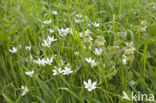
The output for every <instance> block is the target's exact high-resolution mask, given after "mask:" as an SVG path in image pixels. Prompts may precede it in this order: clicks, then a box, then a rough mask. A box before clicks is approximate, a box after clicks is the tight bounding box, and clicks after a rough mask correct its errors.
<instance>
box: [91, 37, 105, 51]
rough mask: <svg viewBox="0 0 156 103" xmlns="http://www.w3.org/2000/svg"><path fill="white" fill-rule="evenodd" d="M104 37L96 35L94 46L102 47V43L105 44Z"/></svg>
mask: <svg viewBox="0 0 156 103" xmlns="http://www.w3.org/2000/svg"><path fill="white" fill-rule="evenodd" d="M105 42H106V40H105V38H104V37H103V36H102V35H99V36H97V38H96V39H95V41H94V44H95V46H97V47H98V48H101V49H103V48H104V45H105Z"/></svg>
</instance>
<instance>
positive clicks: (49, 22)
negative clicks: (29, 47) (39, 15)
mask: <svg viewBox="0 0 156 103" xmlns="http://www.w3.org/2000/svg"><path fill="white" fill-rule="evenodd" d="M43 23H44V24H51V20H45V21H44V22H43Z"/></svg>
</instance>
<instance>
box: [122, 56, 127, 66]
mask: <svg viewBox="0 0 156 103" xmlns="http://www.w3.org/2000/svg"><path fill="white" fill-rule="evenodd" d="M127 59H128V58H127V56H125V55H123V58H122V62H123V63H124V64H126V63H127Z"/></svg>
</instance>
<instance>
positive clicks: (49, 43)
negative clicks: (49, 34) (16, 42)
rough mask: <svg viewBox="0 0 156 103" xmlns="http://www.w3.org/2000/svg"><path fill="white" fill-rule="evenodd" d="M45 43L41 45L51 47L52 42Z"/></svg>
mask: <svg viewBox="0 0 156 103" xmlns="http://www.w3.org/2000/svg"><path fill="white" fill-rule="evenodd" d="M43 41H44V42H43V43H42V44H41V45H42V46H45V47H50V45H51V42H49V41H48V40H43Z"/></svg>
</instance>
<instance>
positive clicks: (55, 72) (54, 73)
mask: <svg viewBox="0 0 156 103" xmlns="http://www.w3.org/2000/svg"><path fill="white" fill-rule="evenodd" d="M55 68H56V69H53V70H52V71H53V75H58V74H61V73H62V69H61V68H57V67H56V66H55Z"/></svg>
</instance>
